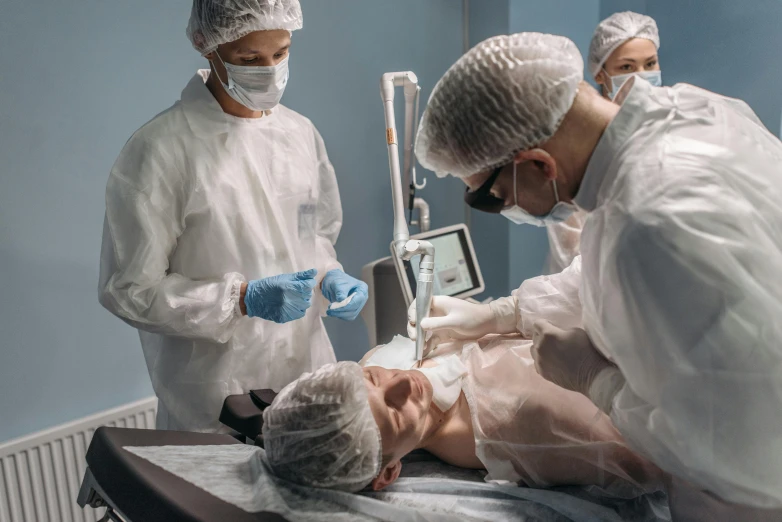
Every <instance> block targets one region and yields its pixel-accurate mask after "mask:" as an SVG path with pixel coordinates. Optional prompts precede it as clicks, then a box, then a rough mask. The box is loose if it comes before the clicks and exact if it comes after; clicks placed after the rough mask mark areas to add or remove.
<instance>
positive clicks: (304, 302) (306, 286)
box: [244, 268, 318, 323]
mask: <svg viewBox="0 0 782 522" xmlns="http://www.w3.org/2000/svg"><path fill="white" fill-rule="evenodd" d="M317 273H318V271H317V270H315V269H314V268H311V269H309V270H306V271H304V272H296V273H295V274H282V275H276V276H272V277H266V278H264V279H256V280H255V281H250V282H249V283H247V292H246V293H245V295H244V304H245V306H246V307H247V315H249V316H250V317H260V318H262V319H266V320H267V321H274V322H275V323H287V322H288V321H295V320H296V319H301V318H302V317H304V314H305V313H306V311H307V309H308V308H309V307H310V306H311V305H312V289H313V288H315V284H316V281H315V275H316V274H317Z"/></svg>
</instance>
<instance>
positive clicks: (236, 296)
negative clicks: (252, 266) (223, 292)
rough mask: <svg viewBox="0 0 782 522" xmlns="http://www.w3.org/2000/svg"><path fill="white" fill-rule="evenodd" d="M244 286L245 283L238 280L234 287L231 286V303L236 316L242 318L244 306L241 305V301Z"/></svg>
mask: <svg viewBox="0 0 782 522" xmlns="http://www.w3.org/2000/svg"><path fill="white" fill-rule="evenodd" d="M243 284H244V281H243V280H242V279H237V280H236V281H234V283H233V285H231V302H232V303H233V305H234V306H233V309H234V315H236V316H238V317H241V316H242V306H241V303H240V299H241V297H242V285H243Z"/></svg>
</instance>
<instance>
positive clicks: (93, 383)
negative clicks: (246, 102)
mask: <svg viewBox="0 0 782 522" xmlns="http://www.w3.org/2000/svg"><path fill="white" fill-rule="evenodd" d="M42 4H43V5H42ZM188 5H189V2H188V1H187V0H176V1H167V2H160V1H159V0H137V1H134V2H103V1H100V0H81V1H79V2H57V1H54V0H50V1H45V2H43V1H39V2H10V3H5V4H4V6H3V13H2V16H0V47H2V48H3V49H4V52H2V53H0V71H2V74H0V93H2V96H1V97H0V121H1V122H2V123H0V138H2V139H0V267H2V268H1V269H0V296H2V298H0V345H1V346H0V419H3V420H2V422H0V441H2V440H5V439H9V438H12V437H15V436H19V435H23V434H25V433H28V432H31V431H34V430H38V429H41V428H44V427H48V426H51V425H56V424H59V423H61V422H64V421H68V420H71V419H74V418H78V417H81V416H83V415H87V414H90V413H93V412H96V411H100V410H103V409H106V408H110V407H114V406H117V405H119V404H122V403H125V402H129V401H132V400H135V399H140V398H142V397H146V396H149V395H150V394H151V393H152V388H151V386H150V384H149V378H148V376H147V370H146V366H145V364H144V358H143V356H142V352H141V348H140V345H139V341H138V336H137V334H136V332H135V331H134V330H132V329H131V328H129V327H127V326H126V325H124V324H123V323H121V322H120V321H119V320H117V319H114V318H113V317H112V316H111V315H110V314H109V313H108V312H105V311H104V310H103V309H102V308H101V307H100V305H99V304H98V301H97V286H98V259H99V252H100V241H101V232H102V228H103V212H104V208H105V207H104V193H105V188H106V179H107V176H108V172H109V170H110V169H111V166H112V164H113V163H114V159H115V158H116V156H117V154H118V153H119V151H120V149H121V148H122V146H123V144H124V143H125V141H126V140H127V138H128V137H129V136H130V134H131V133H132V132H133V131H134V130H135V129H136V128H138V127H139V126H141V125H142V124H143V123H144V122H145V121H146V120H147V119H149V118H150V117H151V116H153V115H155V114H156V113H157V112H159V111H161V110H163V109H165V108H166V107H167V106H168V105H170V104H171V102H172V101H173V100H176V99H177V98H178V97H179V93H180V91H181V89H182V87H183V86H184V84H185V82H186V81H187V79H188V78H189V77H190V75H191V74H192V72H193V69H194V68H195V67H196V65H197V64H198V63H199V61H200V60H199V59H198V56H197V55H195V56H194V52H193V51H192V50H191V48H190V46H189V43H188V42H187V40H186V39H185V38H184V27H185V23H186V21H187V17H188V14H189V7H188Z"/></svg>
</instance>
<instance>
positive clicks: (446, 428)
mask: <svg viewBox="0 0 782 522" xmlns="http://www.w3.org/2000/svg"><path fill="white" fill-rule="evenodd" d="M425 449H426V450H427V451H429V452H430V453H432V454H434V455H435V456H437V457H438V458H440V459H441V460H443V461H444V462H447V463H448V464H451V465H452V466H458V467H460V468H469V469H484V466H483V463H481V461H480V459H478V457H477V456H476V455H475V435H474V434H473V429H472V418H471V417H470V406H469V404H468V403H467V398H466V397H465V396H464V393H462V394H461V395H460V396H459V400H458V401H456V404H454V405H453V406H452V407H451V409H450V410H448V412H447V415H446V417H445V419H444V420H443V426H442V428H440V430H439V431H438V432H437V434H436V435H435V436H434V437H433V438H432V440H431V441H430V442H429V443H427V445H426V447H425Z"/></svg>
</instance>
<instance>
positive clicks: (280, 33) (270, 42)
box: [226, 29, 291, 53]
mask: <svg viewBox="0 0 782 522" xmlns="http://www.w3.org/2000/svg"><path fill="white" fill-rule="evenodd" d="M290 44H291V34H290V32H288V31H286V30H282V29H281V30H274V31H253V32H252V33H249V34H247V35H245V36H243V37H241V38H239V39H238V40H234V41H233V42H229V43H227V44H226V46H227V47H229V48H230V50H232V51H234V52H238V53H252V52H263V51H269V50H274V51H277V50H279V49H282V48H283V47H287V46H289V45H290Z"/></svg>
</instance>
